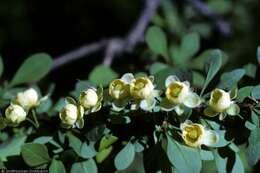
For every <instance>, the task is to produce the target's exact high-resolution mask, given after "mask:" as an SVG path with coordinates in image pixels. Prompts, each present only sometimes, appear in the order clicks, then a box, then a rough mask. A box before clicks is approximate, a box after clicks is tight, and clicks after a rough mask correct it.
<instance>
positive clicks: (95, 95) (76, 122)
mask: <svg viewBox="0 0 260 173" xmlns="http://www.w3.org/2000/svg"><path fill="white" fill-rule="evenodd" d="M102 100H103V89H102V87H100V88H98V89H96V88H88V89H87V90H86V91H83V92H81V94H80V96H79V99H78V101H76V100H75V99H73V98H71V97H68V98H66V105H65V106H64V107H63V108H62V109H61V111H60V114H59V116H60V119H61V121H62V123H63V124H64V126H66V127H74V126H76V127H78V128H82V127H83V126H84V115H87V114H89V113H93V112H97V111H99V110H100V109H101V102H102Z"/></svg>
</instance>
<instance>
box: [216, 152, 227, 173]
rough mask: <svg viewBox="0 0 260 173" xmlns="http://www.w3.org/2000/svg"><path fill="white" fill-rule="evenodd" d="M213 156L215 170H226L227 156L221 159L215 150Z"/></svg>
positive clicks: (222, 172)
mask: <svg viewBox="0 0 260 173" xmlns="http://www.w3.org/2000/svg"><path fill="white" fill-rule="evenodd" d="M213 153H214V157H215V163H216V166H217V170H218V172H219V173H226V172H227V158H225V159H223V158H222V157H221V156H220V155H219V154H218V152H217V150H215V151H214V152H213Z"/></svg>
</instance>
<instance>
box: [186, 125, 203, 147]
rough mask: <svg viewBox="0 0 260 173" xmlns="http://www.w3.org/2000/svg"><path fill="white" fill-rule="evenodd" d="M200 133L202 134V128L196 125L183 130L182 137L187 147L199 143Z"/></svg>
mask: <svg viewBox="0 0 260 173" xmlns="http://www.w3.org/2000/svg"><path fill="white" fill-rule="evenodd" d="M202 133H203V130H202V128H201V127H200V126H199V125H197V124H193V125H189V126H187V127H185V128H184V130H183V137H184V140H185V142H186V143H187V144H188V145H191V146H192V145H196V143H198V142H199V140H200V138H201V136H202Z"/></svg>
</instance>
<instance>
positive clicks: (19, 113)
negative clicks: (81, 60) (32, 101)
mask: <svg viewBox="0 0 260 173" xmlns="http://www.w3.org/2000/svg"><path fill="white" fill-rule="evenodd" d="M26 115H27V114H26V112H25V110H24V109H23V108H22V107H21V106H19V105H10V106H9V107H8V108H6V110H5V117H6V119H7V120H8V121H10V122H12V123H15V124H19V123H21V122H22V121H24V120H25V119H26Z"/></svg>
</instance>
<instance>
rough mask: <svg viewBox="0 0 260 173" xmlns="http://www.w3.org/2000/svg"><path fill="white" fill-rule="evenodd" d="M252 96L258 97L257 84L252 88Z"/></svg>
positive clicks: (259, 88)
mask: <svg viewBox="0 0 260 173" xmlns="http://www.w3.org/2000/svg"><path fill="white" fill-rule="evenodd" d="M252 97H254V98H255V99H260V85H257V86H255V87H254V88H253V89H252Z"/></svg>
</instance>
